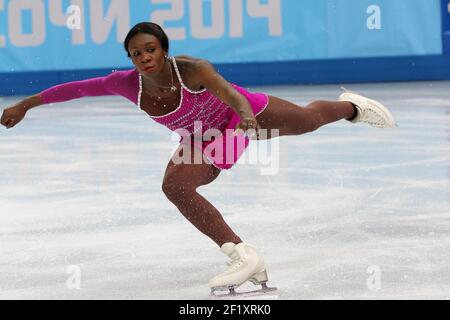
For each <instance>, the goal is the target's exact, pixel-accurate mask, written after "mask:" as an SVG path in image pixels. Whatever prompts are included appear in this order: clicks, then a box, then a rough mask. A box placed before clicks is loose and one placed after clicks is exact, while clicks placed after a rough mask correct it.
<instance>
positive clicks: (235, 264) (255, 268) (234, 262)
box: [209, 242, 276, 297]
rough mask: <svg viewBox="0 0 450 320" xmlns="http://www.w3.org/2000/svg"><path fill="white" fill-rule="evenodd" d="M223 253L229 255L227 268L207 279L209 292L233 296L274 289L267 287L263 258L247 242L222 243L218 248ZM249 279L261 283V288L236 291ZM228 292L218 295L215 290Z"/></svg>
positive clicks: (256, 283)
mask: <svg viewBox="0 0 450 320" xmlns="http://www.w3.org/2000/svg"><path fill="white" fill-rule="evenodd" d="M220 249H221V251H222V252H223V253H225V254H226V255H227V256H228V257H230V259H231V261H230V262H228V268H227V270H225V271H224V272H222V273H221V274H219V275H217V276H215V277H213V278H212V279H211V280H210V281H209V287H210V288H211V293H212V294H213V295H215V296H219V297H220V296H229V295H231V296H235V295H242V294H251V293H265V292H268V291H273V290H276V288H269V287H267V285H266V283H267V281H268V278H267V272H266V268H265V265H264V260H263V259H262V258H261V257H260V256H259V255H258V253H257V252H256V250H255V248H253V247H252V246H250V245H249V244H247V243H244V242H241V243H239V244H237V245H236V244H234V243H231V242H227V243H224V244H223V245H222V247H221V248H220ZM246 281H250V282H251V283H253V284H255V285H261V286H262V288H261V289H259V290H254V291H247V292H236V291H235V289H236V288H237V287H239V286H240V285H242V284H243V283H244V282H246ZM227 290H229V293H228V294H225V295H218V294H216V291H227Z"/></svg>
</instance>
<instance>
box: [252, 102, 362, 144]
mask: <svg viewBox="0 0 450 320" xmlns="http://www.w3.org/2000/svg"><path fill="white" fill-rule="evenodd" d="M355 112H356V110H355V107H354V106H353V104H352V103H350V102H346V101H323V100H319V101H314V102H312V103H310V104H308V105H307V106H306V107H302V106H299V105H296V104H294V103H292V102H289V101H286V100H283V99H280V98H277V97H274V96H269V104H268V106H267V107H266V109H265V110H264V111H263V112H261V113H260V114H259V115H258V116H256V119H257V121H258V124H259V125H260V127H261V129H266V130H267V138H271V137H272V136H271V132H270V130H272V129H278V130H279V136H289V135H299V134H303V133H307V132H311V131H314V130H317V129H318V128H320V127H321V126H323V125H325V124H328V123H332V122H335V121H338V120H341V119H351V118H353V117H354V116H355V114H356V113H355ZM262 137H263V139H264V135H262Z"/></svg>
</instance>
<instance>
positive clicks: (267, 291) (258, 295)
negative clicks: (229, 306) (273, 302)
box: [211, 286, 279, 300]
mask: <svg viewBox="0 0 450 320" xmlns="http://www.w3.org/2000/svg"><path fill="white" fill-rule="evenodd" d="M278 296H279V291H278V288H276V287H267V286H266V287H263V288H261V289H257V290H249V291H235V290H232V291H230V292H226V293H218V292H217V291H212V292H211V297H212V298H213V299H230V300H232V299H246V298H248V299H252V300H253V299H278Z"/></svg>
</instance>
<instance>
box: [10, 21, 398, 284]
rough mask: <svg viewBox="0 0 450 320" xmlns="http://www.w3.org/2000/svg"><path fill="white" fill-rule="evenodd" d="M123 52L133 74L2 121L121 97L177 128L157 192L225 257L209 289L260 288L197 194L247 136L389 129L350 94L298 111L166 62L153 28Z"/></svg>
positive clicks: (18, 108) (256, 258) (52, 95)
mask: <svg viewBox="0 0 450 320" xmlns="http://www.w3.org/2000/svg"><path fill="white" fill-rule="evenodd" d="M124 47H125V50H126V52H127V53H128V56H129V57H130V59H131V61H132V63H133V64H134V66H135V68H134V69H132V70H128V71H117V72H113V73H111V74H109V75H108V76H105V77H100V78H93V79H88V80H84V81H75V82H69V83H65V84H61V85H58V86H54V87H51V88H49V89H47V90H45V91H43V92H41V93H39V94H36V95H33V96H30V97H28V98H26V99H24V100H22V101H20V102H19V103H17V104H15V105H13V106H11V107H9V108H7V109H5V110H4V112H3V115H2V118H1V124H2V125H4V126H5V127H6V128H8V129H9V128H12V127H14V126H15V125H17V124H18V123H19V122H20V121H21V120H22V119H23V118H24V116H25V114H26V112H27V111H28V110H29V109H31V108H34V107H36V106H39V105H42V104H48V103H55V102H63V101H69V100H72V99H76V98H81V97H87V96H104V95H120V96H123V97H126V98H127V99H129V100H130V101H132V102H133V103H134V104H136V105H137V106H138V107H139V108H140V109H142V110H144V111H145V112H146V113H148V115H149V116H150V117H151V118H152V119H153V120H155V121H156V122H158V123H160V124H162V125H164V126H166V127H168V128H169V129H170V130H173V131H177V132H178V133H179V134H180V138H181V139H180V146H179V148H178V150H177V151H176V152H175V153H174V155H173V156H172V158H171V159H170V160H169V163H168V165H167V168H166V172H165V176H164V180H163V183H162V190H163V192H164V193H165V195H166V196H167V198H168V199H169V200H170V201H171V202H172V203H173V204H174V205H175V206H176V207H177V208H178V209H179V211H180V212H181V213H182V214H183V215H184V216H185V217H186V218H187V219H188V220H189V221H190V222H191V223H192V224H193V225H194V226H195V227H196V228H197V229H198V230H200V231H201V232H203V233H204V234H205V235H206V236H208V237H209V238H211V239H212V240H213V241H214V242H215V243H217V245H218V246H219V247H220V248H221V250H222V252H224V253H225V254H226V255H227V256H228V257H229V258H230V262H229V263H228V268H227V269H226V270H225V271H224V272H222V273H221V274H219V275H217V276H215V277H213V278H211V280H210V281H209V286H210V288H211V290H213V291H214V290H228V289H229V290H231V291H234V288H236V287H238V286H239V285H241V284H242V283H244V282H245V281H247V280H249V281H251V282H252V283H254V284H262V285H263V288H267V287H266V286H265V283H266V282H267V280H268V278H267V272H266V267H265V264H264V261H263V259H262V258H261V256H260V255H259V254H258V253H257V251H256V250H255V248H254V247H253V246H251V245H249V244H248V243H246V242H243V241H242V239H241V238H240V237H239V236H238V235H237V234H236V233H234V232H233V230H232V229H231V228H230V227H229V226H228V225H227V223H226V222H225V221H224V219H223V217H222V215H221V213H220V212H219V211H218V210H217V209H216V208H215V207H214V206H213V205H212V204H211V203H210V202H209V201H208V200H206V199H205V198H204V197H203V196H201V195H200V194H199V193H198V192H197V188H198V187H200V186H204V185H207V184H209V183H211V182H213V181H214V180H215V179H216V178H217V177H218V176H219V174H220V172H221V170H224V169H225V170H226V169H230V168H231V167H232V166H233V164H234V163H236V162H237V160H238V159H239V157H240V156H241V155H242V153H243V152H244V151H245V148H246V147H247V145H248V143H249V139H250V138H253V139H255V140H259V139H270V138H272V137H274V136H275V135H272V134H273V132H277V134H276V136H291V135H300V134H303V133H307V132H311V131H314V130H317V129H318V128H320V127H321V126H323V125H325V124H328V123H332V122H335V121H338V120H341V119H346V120H349V121H351V122H353V123H356V122H364V123H368V124H370V125H372V126H375V127H379V128H390V127H394V126H395V122H394V119H393V117H392V115H391V114H390V113H389V111H388V110H387V109H386V108H385V107H384V106H383V105H381V104H380V103H378V102H376V101H374V100H371V99H368V98H365V97H363V96H360V95H357V94H355V93H350V92H345V93H343V94H342V95H341V96H340V97H339V101H314V102H312V103H311V104H309V105H307V106H306V107H302V106H298V105H296V104H293V103H291V102H289V101H285V100H283V99H280V98H277V97H274V96H270V95H267V94H264V93H251V92H248V91H246V90H245V89H243V88H241V87H239V86H237V85H235V84H231V83H229V82H227V81H226V80H225V79H223V78H222V77H221V76H220V75H219V74H218V73H217V72H216V71H215V69H214V67H213V66H212V65H211V64H210V63H209V62H208V61H206V60H203V59H197V58H192V57H188V56H177V57H170V56H169V55H168V53H169V40H168V38H167V36H166V34H165V32H164V31H163V29H162V28H161V27H160V26H158V25H157V24H154V23H149V22H144V23H139V24H137V25H136V26H134V27H133V28H132V29H131V30H130V32H129V34H128V35H127V37H126V39H125V42H124ZM208 132H209V133H211V132H213V134H212V135H211V134H209V135H208ZM262 133H263V134H262ZM249 137H250V138H249ZM180 160H181V161H180Z"/></svg>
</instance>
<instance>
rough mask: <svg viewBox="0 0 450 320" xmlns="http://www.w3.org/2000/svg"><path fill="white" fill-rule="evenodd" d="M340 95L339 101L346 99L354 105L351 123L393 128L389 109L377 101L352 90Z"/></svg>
mask: <svg viewBox="0 0 450 320" xmlns="http://www.w3.org/2000/svg"><path fill="white" fill-rule="evenodd" d="M342 89H343V90H345V91H346V92H344V93H343V94H341V95H340V97H339V101H347V102H351V103H353V105H354V106H355V107H356V110H357V114H356V117H355V118H354V119H352V120H349V121H350V122H352V123H358V122H363V123H367V124H370V125H371V126H373V127H376V128H395V127H397V124H396V123H395V120H394V117H393V116H392V114H391V113H390V112H389V110H388V109H387V108H386V107H385V106H383V105H382V104H381V103H379V102H378V101H375V100H372V99H369V98H366V97H364V96H361V95H359V94H356V93H354V92H350V91H347V90H346V89H345V88H342Z"/></svg>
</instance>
